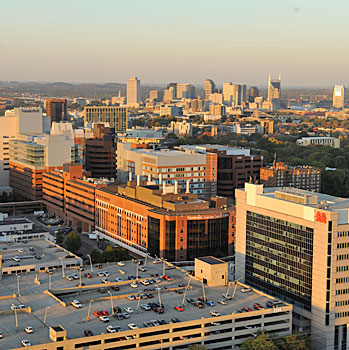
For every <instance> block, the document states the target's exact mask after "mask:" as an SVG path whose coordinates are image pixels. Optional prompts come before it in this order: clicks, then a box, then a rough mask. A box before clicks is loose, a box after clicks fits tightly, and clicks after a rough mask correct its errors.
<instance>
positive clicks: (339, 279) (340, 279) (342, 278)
mask: <svg viewBox="0 0 349 350" xmlns="http://www.w3.org/2000/svg"><path fill="white" fill-rule="evenodd" d="M348 281H349V277H340V278H336V283H346V282H348Z"/></svg>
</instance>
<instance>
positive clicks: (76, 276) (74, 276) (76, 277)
mask: <svg viewBox="0 0 349 350" xmlns="http://www.w3.org/2000/svg"><path fill="white" fill-rule="evenodd" d="M71 276H72V277H73V278H74V280H78V279H79V275H78V274H77V273H72V274H71Z"/></svg>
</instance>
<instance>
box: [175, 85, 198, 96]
mask: <svg viewBox="0 0 349 350" xmlns="http://www.w3.org/2000/svg"><path fill="white" fill-rule="evenodd" d="M177 98H178V99H181V98H195V86H193V85H191V84H181V83H178V84H177Z"/></svg>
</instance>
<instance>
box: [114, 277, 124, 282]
mask: <svg viewBox="0 0 349 350" xmlns="http://www.w3.org/2000/svg"><path fill="white" fill-rule="evenodd" d="M122 281H123V279H122V278H120V277H115V282H122Z"/></svg>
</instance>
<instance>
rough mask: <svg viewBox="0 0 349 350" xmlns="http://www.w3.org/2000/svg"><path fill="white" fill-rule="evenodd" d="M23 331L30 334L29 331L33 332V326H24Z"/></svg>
mask: <svg viewBox="0 0 349 350" xmlns="http://www.w3.org/2000/svg"><path fill="white" fill-rule="evenodd" d="M24 331H25V332H26V333H27V334H31V333H33V332H34V331H33V327H30V326H28V327H25V328H24Z"/></svg>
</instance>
